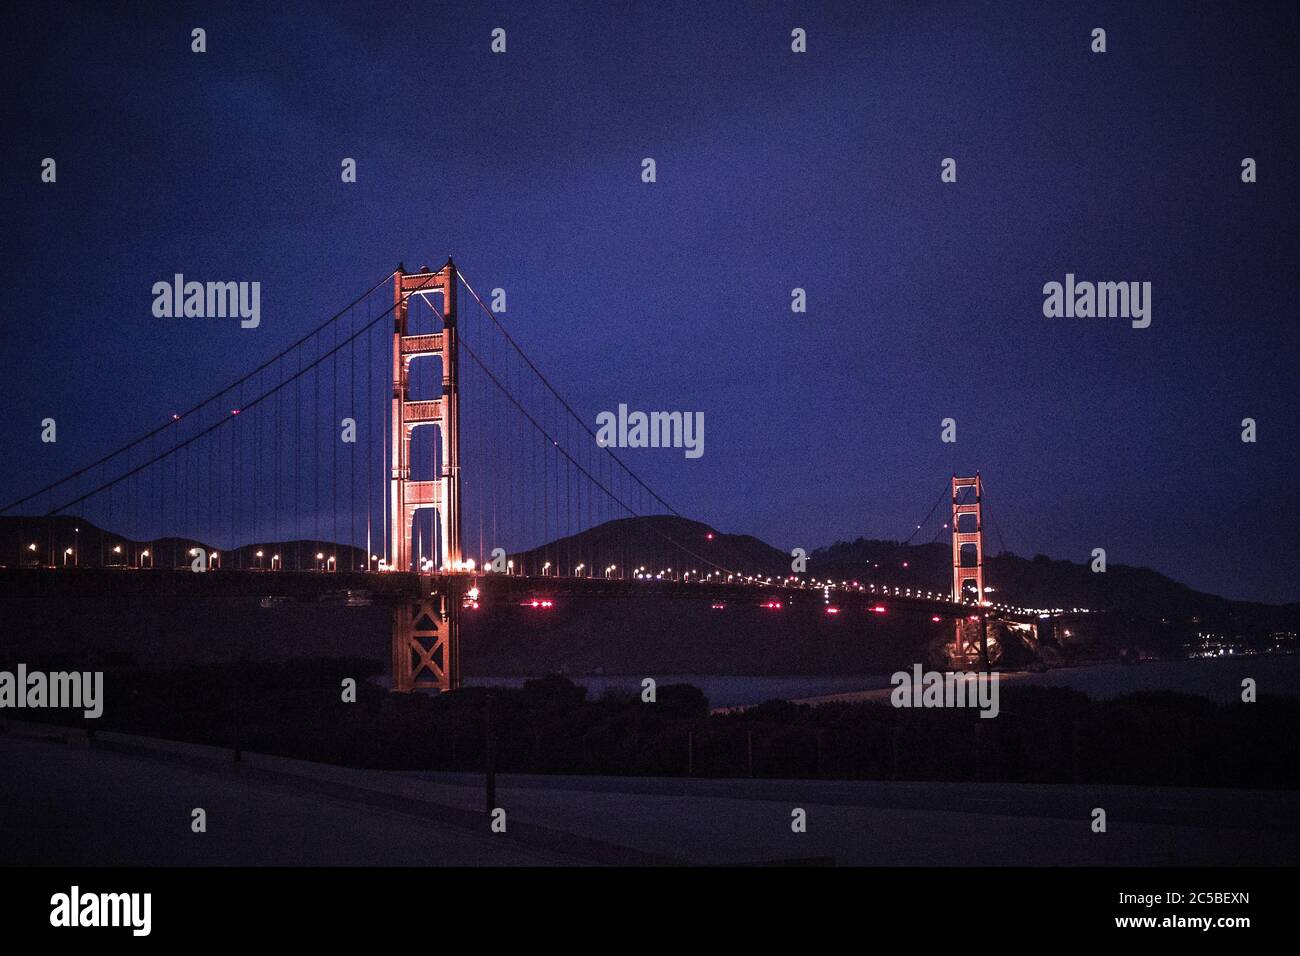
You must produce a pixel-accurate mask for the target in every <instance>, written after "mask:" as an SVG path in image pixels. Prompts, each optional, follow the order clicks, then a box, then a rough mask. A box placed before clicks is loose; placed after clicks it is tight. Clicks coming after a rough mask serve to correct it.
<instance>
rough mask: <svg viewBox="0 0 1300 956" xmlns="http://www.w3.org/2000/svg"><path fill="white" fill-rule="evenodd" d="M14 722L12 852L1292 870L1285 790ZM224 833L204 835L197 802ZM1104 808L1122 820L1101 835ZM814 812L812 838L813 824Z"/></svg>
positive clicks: (1299, 828)
mask: <svg viewBox="0 0 1300 956" xmlns="http://www.w3.org/2000/svg"><path fill="white" fill-rule="evenodd" d="M8 730H9V732H8V733H7V734H4V735H0V848H2V849H0V857H2V859H0V864H10V865H33V864H47V865H54V864H58V865H91V866H93V865H144V866H152V865H309V866H314V865H326V866H328V865H406V866H436V865H448V866H463V865H503V866H513V865H564V864H592V863H605V864H654V863H692V864H737V863H791V862H805V863H826V864H832V863H833V864H840V865H887V866H890V865H892V866H899V865H927V866H935V865H938V866H988V865H992V866H998V865H1020V866H1026V865H1027V866H1040V865H1041V866H1101V865H1119V866H1170V865H1177V866H1200V865H1209V866H1233V865H1278V866H1281V865H1288V864H1289V863H1290V861H1293V860H1295V859H1296V858H1297V856H1298V855H1300V813H1297V810H1300V800H1297V798H1296V796H1295V795H1293V794H1289V793H1285V792H1272V791H1248V790H1242V791H1234V790H1197V789H1182V788H1158V787H1117V786H1096V787H1092V786H1074V785H1059V786H1058V785H1016V784H986V783H979V784H966V783H962V784H956V783H913V782H878V781H828V780H695V779H680V778H645V779H641V778H622V777H549V776H533V775H529V776H523V775H501V776H500V777H499V778H498V780H497V791H496V802H495V805H496V806H499V807H501V808H502V809H504V810H505V814H506V832H505V833H494V832H492V830H491V828H490V821H489V818H488V816H487V815H486V814H484V813H483V808H484V781H483V776H482V775H481V774H456V773H410V772H395V771H373V770H354V769H349V768H343V767H332V766H329V765H325V764H314V763H309V762H306V761H298V760H291V759H287V758H281V757H272V756H267V755H262V754H245V755H244V760H243V762H242V763H239V764H234V763H232V761H231V756H230V752H229V751H225V750H219V749H217V748H210V747H201V746H195V745H187V744H176V743H170V742H165V741H156V740H151V739H147V738H140V737H133V736H129V735H123V734H108V733H102V734H100V735H98V737H97V738H96V740H95V742H94V743H93V744H91V745H88V744H87V742H86V741H85V739H84V737H81V736H80V735H77V734H72V735H68V734H66V733H65V732H62V731H57V730H52V729H49V728H39V727H37V726H36V725H25V726H24V725H15V724H13V723H11V724H10V725H9V728H8ZM196 807H201V808H203V809H204V810H205V811H206V814H207V832H206V833H199V834H196V833H193V832H192V831H191V819H192V817H191V812H192V810H193V809H194V808H196ZM1097 807H1100V808H1103V809H1105V811H1106V816H1107V832H1105V833H1094V832H1093V831H1092V828H1091V821H1092V811H1093V809H1094V808H1097ZM798 810H802V811H803V816H804V817H805V818H806V832H798V833H797V832H794V830H793V829H792V825H791V824H792V820H793V819H794V814H795V812H796V811H798Z"/></svg>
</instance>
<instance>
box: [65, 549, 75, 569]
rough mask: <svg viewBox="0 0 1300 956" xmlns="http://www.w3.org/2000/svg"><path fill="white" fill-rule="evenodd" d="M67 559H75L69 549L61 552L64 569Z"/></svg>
mask: <svg viewBox="0 0 1300 956" xmlns="http://www.w3.org/2000/svg"><path fill="white" fill-rule="evenodd" d="M69 557H75V553H74V552H73V550H72V549H71V548H68V549H67V550H65V551H64V552H63V566H64V567H65V568H66V567H67V566H68V558H69Z"/></svg>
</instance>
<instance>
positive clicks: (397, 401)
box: [387, 265, 410, 571]
mask: <svg viewBox="0 0 1300 956" xmlns="http://www.w3.org/2000/svg"><path fill="white" fill-rule="evenodd" d="M404 275H405V272H404V271H403V269H402V267H401V266H400V265H399V266H398V267H397V274H396V275H394V276H393V362H392V373H393V374H392V381H393V398H392V417H391V419H390V422H389V429H388V438H389V448H390V453H391V455H392V457H391V458H390V459H389V461H390V462H391V467H392V474H391V475H390V478H389V493H388V528H389V537H388V540H389V542H390V544H389V548H390V550H389V553H388V556H387V557H388V567H389V570H392V571H408V570H410V567H409V565H410V553H409V549H408V546H407V533H406V531H404V530H403V528H402V514H403V512H404V511H405V506H404V502H403V500H402V498H403V496H402V490H403V489H402V479H403V478H404V477H405V468H406V456H405V455H404V454H403V452H404V450H405V449H404V447H403V442H402V432H403V424H402V402H403V401H404V400H405V398H406V375H405V369H404V367H403V365H402V336H403V335H405V334H406V300H405V299H404V298H403V296H402V277H403V276H404ZM408 530H409V529H408Z"/></svg>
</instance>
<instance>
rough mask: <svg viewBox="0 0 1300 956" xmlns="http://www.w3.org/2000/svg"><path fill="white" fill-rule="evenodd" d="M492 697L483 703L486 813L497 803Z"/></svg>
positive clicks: (489, 695) (488, 696)
mask: <svg viewBox="0 0 1300 956" xmlns="http://www.w3.org/2000/svg"><path fill="white" fill-rule="evenodd" d="M492 698H493V695H492V694H491V693H489V694H488V695H487V698H486V700H485V701H484V703H483V771H484V778H485V779H484V783H485V786H486V791H487V792H486V795H485V796H486V803H487V805H486V806H485V807H484V808H483V812H484V813H491V812H492V811H493V810H494V809H495V808H496V805H497V746H496V736H495V735H494V734H493V733H492Z"/></svg>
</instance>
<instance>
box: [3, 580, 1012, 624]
mask: <svg viewBox="0 0 1300 956" xmlns="http://www.w3.org/2000/svg"><path fill="white" fill-rule="evenodd" d="M422 582H423V583H422ZM424 587H428V588H431V589H443V588H446V589H448V590H450V591H453V592H455V593H458V594H461V595H466V594H467V593H468V592H469V591H470V589H471V588H478V593H479V600H480V601H481V602H483V603H485V604H489V603H497V602H501V601H506V602H509V603H512V604H522V603H524V602H526V601H531V600H533V599H537V600H539V601H540V600H552V601H555V602H556V604H557V606H558V605H561V604H562V602H563V601H564V599H566V598H579V599H588V598H614V599H623V598H644V599H659V600H699V601H703V600H707V601H710V602H717V603H721V604H729V603H734V604H737V605H758V604H763V603H767V602H777V603H779V604H780V605H781V607H782V609H784V608H787V607H789V608H799V609H804V608H808V607H815V608H820V609H827V608H836V609H838V611H837V612H838V613H842V614H846V615H848V614H861V613H870V612H871V611H872V609H874V608H877V607H880V608H883V609H884V610H883V612H881V613H889V611H890V610H898V611H906V612H908V613H917V614H929V615H931V616H932V617H933V616H938V617H942V618H947V619H951V620H956V619H957V618H960V617H969V616H970V615H973V614H978V613H980V609H979V608H977V607H975V606H974V605H971V604H954V603H953V602H951V601H949V600H946V599H936V598H933V597H926V596H923V595H919V594H909V593H907V592H906V591H903V590H901V589H900V591H899V593H894V590H895V589H892V588H883V587H881V586H877V588H876V590H872V589H871V588H870V587H864V588H863V589H862V590H857V589H852V588H838V589H833V590H831V592H830V594H829V599H827V597H826V595H825V593H824V591H823V589H822V588H821V587H813V586H805V587H788V586H780V585H775V584H759V583H743V582H742V583H735V582H732V583H728V582H722V581H708V580H699V581H691V582H683V581H675V580H674V581H669V580H658V579H653V578H645V579H635V580H629V579H619V578H608V579H607V578H574V577H549V576H545V577H543V576H525V575H505V574H437V575H419V574H415V573H413V572H395V571H381V572H375V571H370V572H366V571H346V570H345V571H280V570H276V571H266V570H249V569H243V570H235V569H231V570H226V569H221V568H218V569H215V570H211V571H204V572H195V571H191V570H189V569H187V568H144V569H139V568H12V567H11V568H0V598H35V599H50V598H60V597H75V596H94V595H104V596H111V597H114V598H134V599H146V600H147V599H149V598H157V597H177V596H180V597H186V596H190V597H194V598H235V597H268V596H277V597H284V598H287V599H289V600H294V601H338V602H340V603H342V602H343V601H345V600H346V598H347V595H348V594H349V592H351V593H353V594H355V595H357V596H359V597H362V599H363V600H368V601H370V602H373V603H379V604H382V603H392V604H398V603H401V602H402V601H407V600H412V599H415V598H418V597H419V596H420V593H421V590H422V588H424ZM984 610H985V612H986V613H987V614H988V615H989V616H990V617H997V618H1002V619H1009V620H1022V621H1027V622H1028V621H1032V620H1033V618H1034V615H1033V614H1032V613H1031V612H1027V611H1026V612H1015V611H1009V610H1006V609H1002V608H995V607H989V608H985V609H984ZM826 613H829V611H826Z"/></svg>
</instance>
